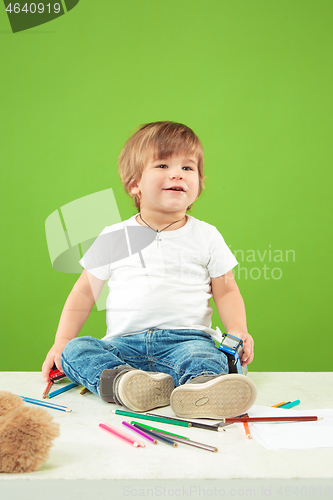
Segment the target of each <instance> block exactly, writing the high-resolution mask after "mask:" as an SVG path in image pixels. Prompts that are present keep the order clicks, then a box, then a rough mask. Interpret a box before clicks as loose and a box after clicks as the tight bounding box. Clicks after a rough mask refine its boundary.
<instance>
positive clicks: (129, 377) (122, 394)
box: [99, 366, 175, 412]
mask: <svg viewBox="0 0 333 500" xmlns="http://www.w3.org/2000/svg"><path fill="white" fill-rule="evenodd" d="M99 387H100V396H101V398H102V399H103V400H104V401H107V402H109V403H118V404H120V405H123V406H126V407H127V408H129V409H130V410H133V411H138V412H140V411H148V410H152V409H153V408H158V407H160V406H167V405H169V404H170V395H171V393H172V391H173V389H174V387H175V384H174V381H173V378H172V377H171V375H168V374H167V373H160V372H145V371H143V370H136V369H135V368H132V367H127V366H120V367H118V368H114V369H113V370H103V371H102V374H101V378H100V386H99Z"/></svg>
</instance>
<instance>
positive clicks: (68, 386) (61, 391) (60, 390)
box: [47, 382, 78, 399]
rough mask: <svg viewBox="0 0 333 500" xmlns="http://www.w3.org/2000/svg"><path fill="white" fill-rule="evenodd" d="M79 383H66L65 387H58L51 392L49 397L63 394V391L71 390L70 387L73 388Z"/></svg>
mask: <svg viewBox="0 0 333 500" xmlns="http://www.w3.org/2000/svg"><path fill="white" fill-rule="evenodd" d="M77 385H78V384H77V383H75V382H73V383H72V384H68V385H65V387H61V388H60V389H57V390H56V391H52V392H50V394H49V395H48V396H47V398H48V399H50V398H54V396H58V394H62V393H63V392H66V391H69V390H70V389H73V388H74V387H76V386H77Z"/></svg>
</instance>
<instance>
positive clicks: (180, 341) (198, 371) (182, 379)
mask: <svg viewBox="0 0 333 500" xmlns="http://www.w3.org/2000/svg"><path fill="white" fill-rule="evenodd" d="M119 365H129V366H132V367H133V368H137V369H141V370H144V371H147V372H163V373H168V374H169V375H171V376H172V378H173V380H174V382H175V386H176V387H177V386H179V385H182V384H185V383H186V382H189V381H190V380H191V379H193V378H195V377H197V376H199V375H203V374H210V375H220V374H222V373H228V371H229V368H228V359H227V356H226V355H225V354H224V353H223V352H221V351H219V350H218V348H217V347H216V344H215V342H214V340H213V338H212V337H211V336H210V335H208V334H207V333H204V332H202V331H200V330H158V329H155V328H152V329H149V330H147V331H145V332H142V333H136V334H133V335H126V336H124V337H116V338H112V339H110V340H99V339H96V338H94V337H78V338H75V339H73V340H71V341H70V342H69V343H68V344H67V345H66V347H65V349H64V351H63V353H62V355H61V366H62V369H63V371H64V372H65V374H66V376H67V377H68V378H69V379H70V380H71V381H72V382H77V383H78V384H81V385H83V386H85V387H86V388H87V389H89V390H90V391H91V392H94V393H95V394H98V395H99V379H100V376H101V373H102V371H103V370H105V369H107V368H116V367H117V366H119Z"/></svg>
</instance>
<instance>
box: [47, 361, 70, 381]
mask: <svg viewBox="0 0 333 500" xmlns="http://www.w3.org/2000/svg"><path fill="white" fill-rule="evenodd" d="M65 377H66V375H65V374H64V372H61V371H60V370H58V368H57V367H56V365H55V364H54V365H53V367H52V368H51V370H50V374H49V378H50V380H52V382H56V381H57V380H61V379H62V378H65Z"/></svg>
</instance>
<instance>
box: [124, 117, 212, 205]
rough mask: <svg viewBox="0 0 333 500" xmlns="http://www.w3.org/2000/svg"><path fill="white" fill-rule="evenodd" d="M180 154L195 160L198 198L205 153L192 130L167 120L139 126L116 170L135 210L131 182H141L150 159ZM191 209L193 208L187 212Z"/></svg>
mask: <svg viewBox="0 0 333 500" xmlns="http://www.w3.org/2000/svg"><path fill="white" fill-rule="evenodd" d="M180 153H182V154H184V155H185V156H194V157H195V158H196V159H197V162H198V173H199V191H198V196H199V195H200V193H201V191H202V190H203V189H204V179H205V177H204V174H203V165H204V153H203V148H202V144H201V142H200V139H199V138H198V137H197V135H196V134H195V133H194V132H193V130H192V129H190V128H189V127H187V126H186V125H183V124H182V123H175V122H169V121H163V122H154V123H147V124H146V125H142V126H140V127H139V128H138V129H137V130H136V132H134V134H133V135H132V136H131V137H130V138H129V139H128V140H127V142H126V143H125V145H124V147H123V149H122V151H121V153H120V155H119V158H118V170H119V175H120V178H121V181H122V183H123V186H124V188H125V190H126V192H127V193H128V194H129V195H130V196H131V197H132V198H133V200H134V204H135V206H136V208H137V209H138V210H140V199H139V196H137V195H133V194H132V193H131V192H130V188H131V184H132V183H133V181H136V182H139V181H140V179H141V175H142V172H143V169H144V167H145V165H146V163H147V161H148V160H149V159H150V158H151V156H153V157H154V158H163V159H167V158H170V157H171V156H173V155H177V154H180ZM190 208H192V205H190V206H189V207H188V208H187V210H189V209H190Z"/></svg>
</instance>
